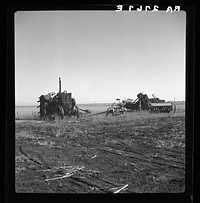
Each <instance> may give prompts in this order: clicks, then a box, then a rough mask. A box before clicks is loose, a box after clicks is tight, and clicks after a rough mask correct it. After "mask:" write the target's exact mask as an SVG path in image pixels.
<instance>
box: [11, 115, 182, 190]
mask: <svg viewBox="0 0 200 203" xmlns="http://www.w3.org/2000/svg"><path fill="white" fill-rule="evenodd" d="M15 146H16V156H15V162H16V165H15V170H16V171H15V173H16V176H15V178H16V180H15V183H16V184H15V189H16V192H19V193H21V192H23V193H160V192H162V193H163V192H164V193H177V192H178V193H179V192H184V190H185V116H184V114H174V115H170V116H169V115H166V114H157V115H153V114H148V113H141V114H139V113H128V114H127V115H126V116H117V117H112V116H108V117H105V115H99V116H94V117H84V116H83V117H81V118H80V119H79V120H76V119H65V120H63V121H55V122H45V121H36V120H18V121H16V145H15ZM123 187H124V189H123ZM120 189H121V190H120Z"/></svg>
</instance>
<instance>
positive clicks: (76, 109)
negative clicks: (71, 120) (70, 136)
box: [75, 106, 80, 118]
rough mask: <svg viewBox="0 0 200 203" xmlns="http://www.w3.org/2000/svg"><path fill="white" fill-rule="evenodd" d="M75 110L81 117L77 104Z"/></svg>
mask: <svg viewBox="0 0 200 203" xmlns="http://www.w3.org/2000/svg"><path fill="white" fill-rule="evenodd" d="M75 112H76V116H77V118H79V117H80V112H79V109H78V107H77V106H75Z"/></svg>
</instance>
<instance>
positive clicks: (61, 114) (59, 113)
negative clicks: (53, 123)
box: [55, 106, 64, 119]
mask: <svg viewBox="0 0 200 203" xmlns="http://www.w3.org/2000/svg"><path fill="white" fill-rule="evenodd" d="M55 116H56V117H57V116H58V118H61V119H63V118H64V109H63V107H62V106H57V107H56V112H55Z"/></svg>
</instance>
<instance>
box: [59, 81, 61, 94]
mask: <svg viewBox="0 0 200 203" xmlns="http://www.w3.org/2000/svg"><path fill="white" fill-rule="evenodd" d="M59 93H61V78H59Z"/></svg>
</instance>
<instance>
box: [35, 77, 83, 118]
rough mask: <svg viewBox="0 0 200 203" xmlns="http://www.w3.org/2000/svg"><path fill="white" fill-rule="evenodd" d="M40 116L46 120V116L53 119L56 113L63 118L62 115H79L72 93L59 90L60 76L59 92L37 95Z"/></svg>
mask: <svg viewBox="0 0 200 203" xmlns="http://www.w3.org/2000/svg"><path fill="white" fill-rule="evenodd" d="M38 102H40V105H39V106H38V108H40V111H39V114H40V118H41V119H44V120H46V119H47V118H50V119H54V118H55V116H56V115H57V116H58V117H59V118H61V119H63V118H64V116H66V115H67V116H69V117H70V116H76V117H77V118H78V117H79V115H80V113H79V109H78V107H77V106H76V100H75V99H74V98H72V93H67V91H64V92H61V78H59V92H58V93H57V94H56V93H55V92H50V93H49V94H46V95H41V96H40V97H39V101H38Z"/></svg>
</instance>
